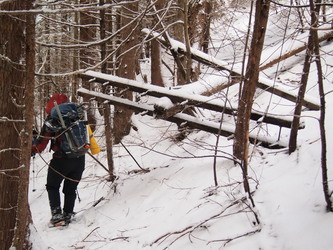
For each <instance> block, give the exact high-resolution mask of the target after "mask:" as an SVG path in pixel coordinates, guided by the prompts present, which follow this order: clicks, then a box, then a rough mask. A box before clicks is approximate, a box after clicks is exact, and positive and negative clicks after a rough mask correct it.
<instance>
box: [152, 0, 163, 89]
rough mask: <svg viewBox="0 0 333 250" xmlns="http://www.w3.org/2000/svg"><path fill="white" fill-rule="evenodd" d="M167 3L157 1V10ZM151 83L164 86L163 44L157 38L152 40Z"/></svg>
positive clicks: (160, 0)
mask: <svg viewBox="0 0 333 250" xmlns="http://www.w3.org/2000/svg"><path fill="white" fill-rule="evenodd" d="M165 3H166V1H165V0H158V1H157V2H156V3H155V6H156V10H157V11H158V10H161V9H163V6H164V4H165ZM151 83H152V84H154V85H157V86H161V87H164V83H163V77H162V59H161V46H160V44H159V42H158V41H157V39H154V40H152V41H151Z"/></svg>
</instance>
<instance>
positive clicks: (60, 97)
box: [45, 93, 69, 115]
mask: <svg viewBox="0 0 333 250" xmlns="http://www.w3.org/2000/svg"><path fill="white" fill-rule="evenodd" d="M54 101H56V102H57V104H62V103H65V102H68V101H69V100H68V97H67V95H66V94H58V93H55V94H53V96H52V97H51V98H50V100H49V101H48V103H47V104H46V107H45V112H46V114H47V115H49V114H50V113H51V109H52V108H53V107H54Z"/></svg>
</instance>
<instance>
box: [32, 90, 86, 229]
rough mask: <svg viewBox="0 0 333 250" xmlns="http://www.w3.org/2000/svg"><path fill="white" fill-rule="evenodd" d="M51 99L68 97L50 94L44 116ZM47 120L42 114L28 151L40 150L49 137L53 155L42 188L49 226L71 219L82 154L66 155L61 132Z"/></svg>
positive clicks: (51, 101)
mask: <svg viewBox="0 0 333 250" xmlns="http://www.w3.org/2000/svg"><path fill="white" fill-rule="evenodd" d="M54 102H56V103H57V104H58V105H60V104H63V103H67V102H68V97H67V96H66V95H65V94H57V93H56V94H54V95H53V96H52V97H51V99H50V100H49V102H48V104H47V106H46V109H45V112H46V114H47V115H48V117H49V116H50V113H51V110H52V108H53V107H54ZM48 120H49V119H48V118H46V120H45V121H44V124H43V127H42V129H41V133H40V135H39V137H38V138H37V140H36V141H35V144H34V145H33V146H32V155H34V154H36V153H41V152H42V151H43V150H44V149H45V148H46V146H47V144H48V142H49V140H50V139H52V140H51V148H50V149H51V150H52V151H53V155H52V159H51V162H50V165H49V168H48V172H47V181H46V190H47V193H48V198H49V204H50V208H51V215H52V217H51V220H50V226H51V227H52V226H65V225H68V224H69V223H70V222H71V219H72V217H73V216H74V206H75V200H76V190H77V186H78V184H79V182H80V180H81V178H82V174H83V171H84V168H85V155H84V154H83V155H81V156H78V157H74V158H69V157H67V155H66V154H65V153H64V152H63V150H61V147H60V146H61V145H60V144H61V143H62V141H61V136H58V135H57V133H55V132H53V131H52V130H51V129H50V124H48ZM58 134H59V133H58ZM54 138H55V139H54ZM62 182H63V189H62V192H63V194H64V204H63V208H61V199H60V185H61V183H62Z"/></svg>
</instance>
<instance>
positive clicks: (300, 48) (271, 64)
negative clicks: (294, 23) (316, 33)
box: [259, 31, 333, 70]
mask: <svg viewBox="0 0 333 250" xmlns="http://www.w3.org/2000/svg"><path fill="white" fill-rule="evenodd" d="M332 37H333V31H332V32H329V33H326V34H325V35H323V36H322V37H320V38H319V42H320V43H321V42H323V41H325V40H327V39H329V38H332ZM307 48H308V44H305V45H303V46H301V47H299V48H296V49H293V50H292V51H289V52H288V53H286V54H284V55H282V56H279V57H278V58H276V59H274V60H272V61H270V62H269V63H267V64H265V65H264V66H261V67H260V68H259V70H265V69H267V68H269V67H272V66H273V65H275V64H277V63H279V62H281V61H283V60H286V59H288V58H290V57H292V56H294V55H296V54H298V53H300V52H302V51H304V50H306V49H307Z"/></svg>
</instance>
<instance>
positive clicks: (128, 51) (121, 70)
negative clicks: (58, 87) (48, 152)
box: [113, 1, 139, 144]
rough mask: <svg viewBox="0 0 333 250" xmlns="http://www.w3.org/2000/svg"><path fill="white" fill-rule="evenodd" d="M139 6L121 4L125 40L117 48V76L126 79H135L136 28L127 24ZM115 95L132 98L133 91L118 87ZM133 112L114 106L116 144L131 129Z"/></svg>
mask: <svg viewBox="0 0 333 250" xmlns="http://www.w3.org/2000/svg"><path fill="white" fill-rule="evenodd" d="M138 8H139V3H138V2H134V3H132V2H131V1H130V2H129V3H126V4H124V5H123V8H122V16H121V27H126V28H124V30H123V31H122V33H121V40H122V41H126V42H125V43H124V44H123V45H122V46H121V48H120V49H119V54H118V55H120V56H119V58H118V61H119V65H118V67H117V71H116V74H117V76H120V77H124V78H127V79H135V76H136V70H135V69H136V66H137V50H135V49H133V48H134V47H135V45H136V44H137V40H138V32H139V31H138V30H137V29H136V27H135V25H136V23H132V24H129V23H130V22H131V20H132V18H131V17H133V13H136V12H137V11H138ZM116 95H117V96H121V97H122V98H126V99H129V100H132V98H133V93H132V92H131V91H126V90H121V89H118V90H117V93H116ZM132 114H133V112H132V111H131V110H129V109H126V108H123V107H119V106H116V107H115V114H114V119H113V121H114V122H113V127H114V138H115V140H114V142H115V143H116V144H117V143H119V142H120V141H121V139H122V138H123V137H124V136H125V135H128V133H129V132H130V129H131V116H132Z"/></svg>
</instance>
